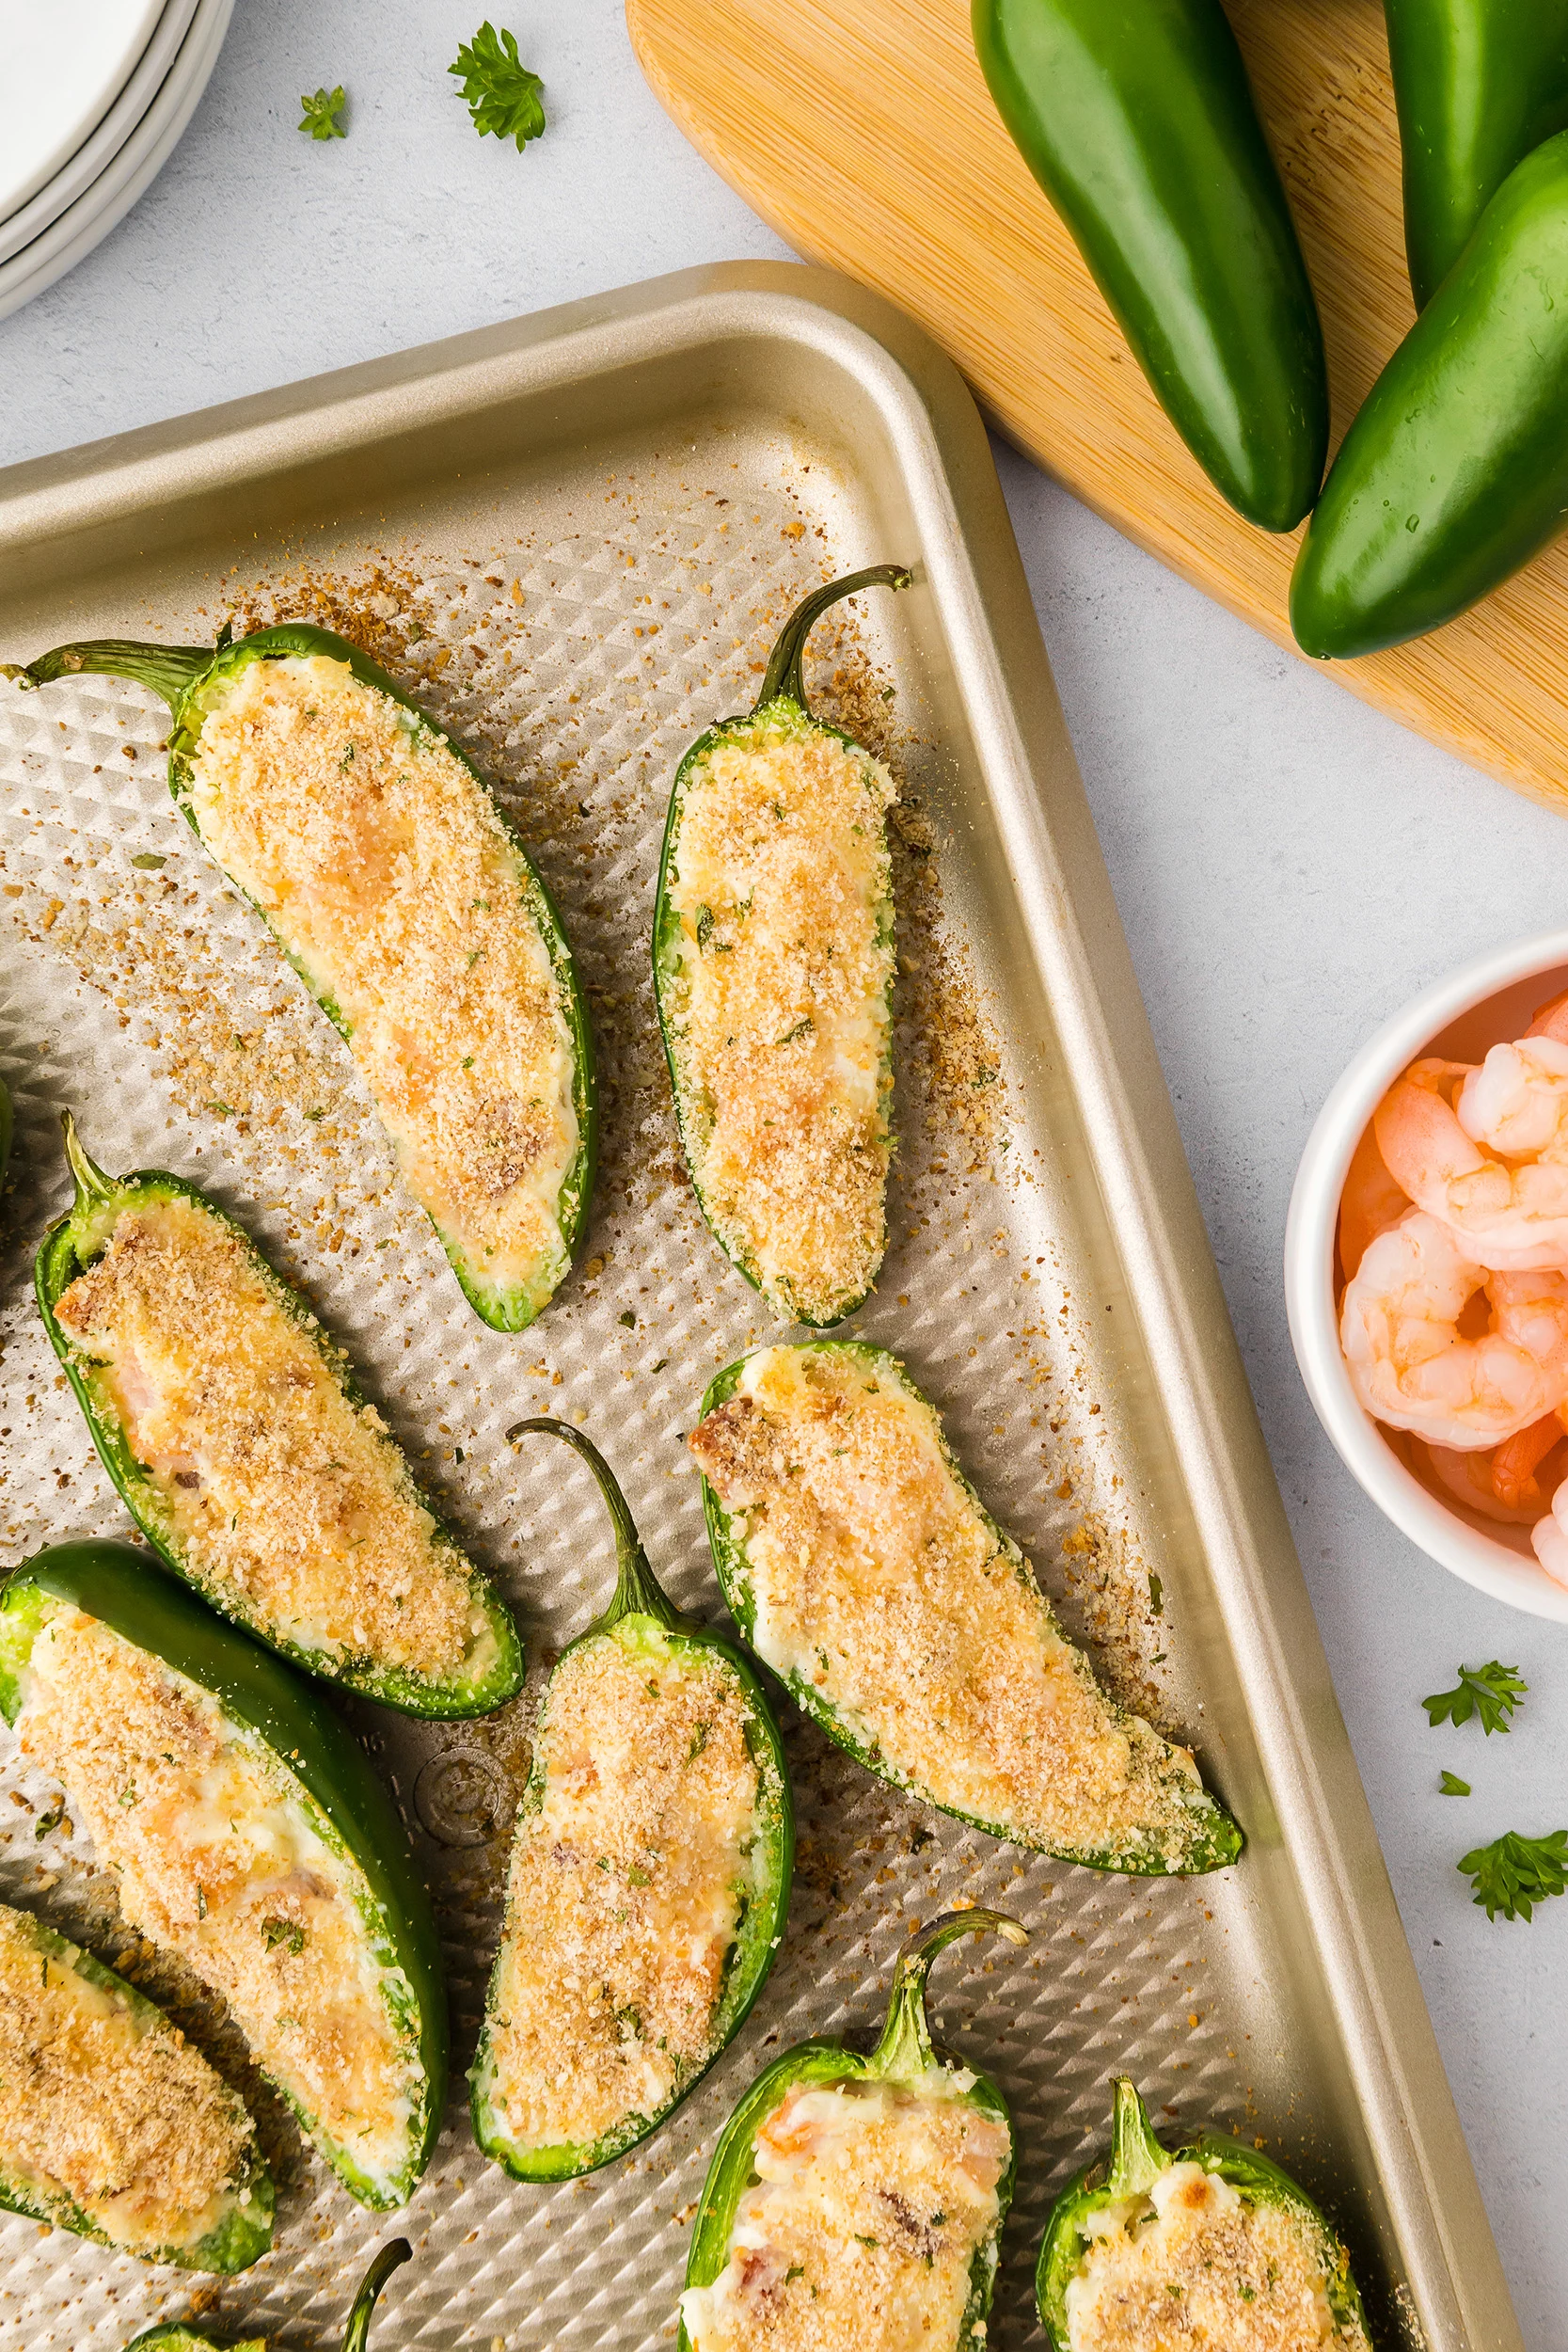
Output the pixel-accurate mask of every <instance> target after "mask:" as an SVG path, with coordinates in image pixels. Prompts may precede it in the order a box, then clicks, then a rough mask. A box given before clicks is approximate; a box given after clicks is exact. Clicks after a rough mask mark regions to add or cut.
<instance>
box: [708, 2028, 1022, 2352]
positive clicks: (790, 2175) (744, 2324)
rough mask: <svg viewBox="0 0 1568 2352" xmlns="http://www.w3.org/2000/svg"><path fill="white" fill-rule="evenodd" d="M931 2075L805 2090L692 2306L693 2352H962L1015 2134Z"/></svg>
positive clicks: (772, 2135)
mask: <svg viewBox="0 0 1568 2352" xmlns="http://www.w3.org/2000/svg"><path fill="white" fill-rule="evenodd" d="M929 2079H930V2083H931V2088H930V2090H926V2089H924V2088H921V2089H914V2088H910V2087H906V2086H903V2085H899V2086H897V2087H895V2086H893V2085H890V2084H887V2083H863V2082H860V2083H857V2082H853V2081H851V2082H846V2083H839V2084H832V2085H830V2086H828V2087H826V2088H822V2087H818V2086H815V2085H812V2084H809V2083H800V2082H797V2083H792V2084H791V2085H790V2087H789V2089H788V2090H786V2091H785V2093H784V2098H783V2100H782V2101H781V2103H780V2105H779V2106H776V2107H775V2108H774V2110H773V2112H772V2113H771V2115H769V2116H768V2120H767V2122H765V2123H764V2124H763V2125H762V2128H761V2130H760V2131H759V2132H758V2134H757V2139H756V2159H755V2169H756V2173H757V2185H756V2186H755V2187H753V2188H750V2189H748V2190H747V2191H746V2192H745V2194H744V2195H743V2196H742V2197H741V2200H740V2202H739V2204H738V2206H737V2207H736V2217H735V2225H734V2228H733V2229H732V2231H731V2233H730V2249H729V2260H728V2262H727V2264H726V2265H725V2266H724V2268H723V2270H722V2271H721V2273H720V2275H719V2277H718V2279H717V2280H715V2281H714V2283H713V2285H712V2286H710V2287H693V2288H690V2289H689V2290H688V2292H687V2293H686V2294H685V2295H684V2296H682V2297H681V2316H682V2318H683V2319H684V2321H685V2323H686V2331H687V2333H688V2335H689V2337H690V2339H691V2342H692V2344H693V2346H694V2352H765V2348H766V2352H958V2342H959V2339H958V2330H959V2328H960V2327H961V2325H962V2322H963V2316H964V2312H965V2310H966V2308H967V2306H968V2303H969V2299H970V2294H971V2291H972V2284H973V2280H972V2269H973V2265H974V2257H975V2254H976V2252H977V2251H978V2249H980V2247H982V2246H983V2245H984V2244H985V2243H986V2241H987V2239H988V2238H989V2237H990V2234H991V2233H992V2232H993V2231H994V2230H995V2228H996V2221H997V2213H998V2200H997V2185H998V2183H999V2182H1000V2180H1001V2178H1002V2175H1003V2173H1004V2172H1005V2171H1006V2165H1007V2157H1008V2153H1009V2150H1010V2138H1009V2135H1008V2132H1007V2128H1006V2124H1005V2123H1004V2122H1002V2120H1001V2118H1000V2117H997V2116H991V2115H987V2114H984V2113H982V2112H981V2111H980V2110H979V2109H978V2108H975V2107H973V2106H968V2105H966V2104H965V2103H964V2102H963V2101H961V2100H959V2099H958V2098H955V2097H954V2096H953V2094H952V2088H951V2085H950V2081H949V2078H948V2077H947V2075H946V2074H945V2070H943V2069H942V2068H937V2069H935V2070H934V2071H933V2074H932V2075H931V2076H930V2078H929ZM964 2352H969V2348H968V2346H967V2345H966V2346H965V2347H964Z"/></svg>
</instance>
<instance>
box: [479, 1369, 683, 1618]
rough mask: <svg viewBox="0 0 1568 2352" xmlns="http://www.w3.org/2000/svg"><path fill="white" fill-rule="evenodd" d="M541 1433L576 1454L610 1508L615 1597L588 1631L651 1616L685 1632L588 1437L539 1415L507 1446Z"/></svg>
mask: <svg viewBox="0 0 1568 2352" xmlns="http://www.w3.org/2000/svg"><path fill="white" fill-rule="evenodd" d="M536 1432H543V1433H544V1435H546V1437H551V1438H562V1440H563V1441H564V1443H565V1444H567V1445H569V1446H570V1447H571V1448H572V1451H573V1452H574V1453H575V1454H581V1456H582V1458H583V1460H584V1461H585V1462H586V1463H587V1465H588V1467H589V1469H590V1470H592V1471H593V1473H594V1478H595V1480H596V1481H597V1482H598V1488H599V1492H600V1494H601V1495H603V1497H604V1499H605V1502H606V1503H607V1504H608V1506H609V1509H610V1524H611V1526H612V1527H613V1528H614V1530H615V1569H616V1575H615V1595H614V1598H613V1599H612V1600H611V1601H610V1607H609V1608H608V1609H607V1610H606V1611H605V1613H604V1614H603V1616H602V1617H598V1618H595V1620H594V1623H593V1625H592V1626H590V1627H589V1629H588V1630H589V1631H590V1632H591V1633H608V1632H609V1631H610V1628H611V1626H613V1625H618V1624H619V1623H620V1620H621V1619H622V1618H623V1617H653V1618H656V1619H657V1622H658V1623H659V1624H660V1625H661V1626H663V1627H664V1628H665V1629H666V1631H668V1632H671V1633H679V1632H683V1631H685V1630H686V1629H687V1627H688V1624H689V1620H688V1619H686V1618H685V1617H683V1616H682V1615H681V1613H680V1611H679V1610H678V1609H677V1608H676V1607H675V1605H674V1603H673V1601H672V1600H671V1599H670V1597H669V1596H668V1594H667V1593H666V1592H665V1591H664V1588H663V1586H662V1585H661V1584H660V1583H659V1581H658V1579H657V1576H655V1574H654V1572H653V1569H652V1568H651V1567H650V1565H648V1555H647V1553H646V1552H645V1551H644V1550H643V1549H642V1538H641V1536H640V1535H639V1534H638V1532H637V1522H636V1520H635V1519H634V1518H632V1515H631V1513H630V1511H629V1510H628V1509H627V1508H626V1496H625V1495H624V1494H623V1493H622V1492H621V1489H620V1486H618V1484H617V1483H616V1478H615V1473H614V1471H613V1470H611V1469H610V1464H609V1463H608V1462H607V1461H606V1460H605V1458H604V1455H603V1454H601V1453H600V1452H599V1449H598V1447H597V1446H596V1445H595V1444H594V1440H593V1438H585V1437H584V1436H583V1433H582V1431H581V1430H580V1429H574V1428H573V1427H572V1425H571V1423H570V1422H564V1421H553V1420H551V1418H550V1417H549V1415H548V1414H541V1415H539V1416H538V1418H537V1419H535V1420H533V1421H519V1422H514V1423H513V1425H512V1427H511V1428H510V1429H509V1430H508V1431H507V1433H506V1437H507V1442H508V1444H511V1443H513V1442H514V1441H515V1439H516V1438H527V1437H531V1436H533V1435H534V1434H535V1433H536Z"/></svg>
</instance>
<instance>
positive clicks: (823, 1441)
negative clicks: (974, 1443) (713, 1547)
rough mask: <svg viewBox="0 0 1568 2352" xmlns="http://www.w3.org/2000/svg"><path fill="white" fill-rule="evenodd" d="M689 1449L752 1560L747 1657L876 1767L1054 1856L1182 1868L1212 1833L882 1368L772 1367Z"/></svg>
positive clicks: (1194, 1786) (928, 1423) (768, 1355)
mask: <svg viewBox="0 0 1568 2352" xmlns="http://www.w3.org/2000/svg"><path fill="white" fill-rule="evenodd" d="M690 1443H691V1451H692V1452H693V1454H695V1455H696V1457H697V1460H698V1463H699V1464H700V1466H701V1468H702V1471H703V1474H704V1476H705V1478H706V1479H707V1481H708V1483H709V1485H710V1486H712V1487H713V1489H714V1491H715V1492H716V1493H717V1495H718V1496H719V1498H720V1500H721V1502H722V1503H723V1505H724V1508H725V1510H726V1511H727V1512H729V1513H730V1514H732V1515H734V1517H735V1518H736V1530H735V1533H736V1537H737V1539H738V1540H739V1541H741V1542H742V1543H743V1544H744V1548H745V1565H746V1573H747V1574H748V1576H749V1579H750V1582H751V1589H752V1597H753V1600H754V1604H755V1617H754V1623H753V1626H752V1643H753V1645H754V1647H755V1648H756V1650H757V1651H758V1653H759V1655H760V1656H761V1657H763V1658H764V1659H765V1660H766V1661H767V1662H768V1665H769V1666H771V1667H772V1668H773V1670H774V1672H775V1673H776V1674H778V1675H781V1676H784V1677H795V1678H797V1680H798V1681H799V1682H801V1683H805V1684H809V1685H810V1686H811V1687H812V1688H813V1689H814V1690H816V1692H819V1693H820V1694H821V1695H822V1697H823V1698H824V1699H826V1700H827V1701H828V1702H829V1703H830V1704H831V1705H832V1708H833V1709H834V1711H835V1713H836V1715H837V1717H838V1719H839V1721H840V1723H841V1724H843V1725H844V1727H845V1728H846V1730H847V1732H848V1734H849V1735H850V1736H851V1737H852V1738H853V1739H854V1740H856V1742H857V1744H858V1745H860V1746H861V1747H863V1748H864V1749H867V1750H875V1751H878V1752H879V1758H880V1761H881V1763H882V1764H883V1766H884V1767H886V1768H888V1769H890V1770H891V1771H893V1772H895V1773H897V1774H899V1775H900V1776H901V1777H902V1778H903V1779H904V1780H905V1781H906V1782H907V1783H908V1784H909V1785H910V1786H911V1787H913V1788H916V1789H918V1790H920V1791H922V1792H923V1793H925V1794H927V1796H929V1797H930V1798H931V1799H932V1800H933V1801H934V1802H935V1803H936V1804H942V1805H947V1806H950V1807H951V1808H953V1810H955V1811H957V1812H959V1813H963V1814H966V1815H968V1816H969V1817H970V1818H972V1819H974V1820H980V1821H986V1822H992V1823H995V1824H996V1825H997V1826H998V1828H999V1829H1000V1831H1001V1833H1002V1834H1003V1835H1004V1836H1009V1837H1016V1838H1018V1839H1020V1840H1021V1841H1022V1843H1024V1844H1032V1845H1038V1846H1041V1847H1043V1848H1045V1849H1046V1850H1048V1851H1069V1852H1080V1853H1090V1854H1097V1855H1098V1854H1111V1855H1129V1856H1137V1855H1146V1856H1147V1855H1155V1856H1159V1857H1161V1858H1163V1860H1164V1863H1165V1865H1166V1866H1167V1867H1180V1865H1181V1861H1182V1858H1183V1856H1185V1855H1189V1854H1190V1853H1191V1852H1192V1851H1193V1849H1194V1848H1195V1846H1196V1845H1197V1843H1198V1842H1199V1841H1200V1840H1201V1839H1202V1838H1203V1837H1204V1836H1206V1835H1207V1834H1208V1832H1207V1827H1206V1820H1205V1813H1204V1811H1203V1810H1201V1809H1200V1808H1202V1807H1203V1806H1204V1804H1205V1803H1206V1801H1205V1800H1204V1799H1203V1798H1202V1796H1201V1784H1200V1783H1199V1781H1198V1777H1197V1772H1196V1766H1195V1765H1194V1763H1193V1760H1192V1758H1191V1756H1189V1755H1188V1754H1187V1752H1186V1750H1185V1749H1182V1748H1177V1747H1172V1746H1170V1745H1169V1744H1167V1742H1166V1741H1164V1740H1162V1739H1160V1738H1159V1736H1158V1735H1157V1734H1156V1733H1155V1732H1154V1731H1152V1730H1151V1729H1150V1728H1149V1726H1148V1724H1145V1723H1143V1722H1142V1721H1141V1720H1139V1719H1138V1718H1137V1717H1134V1716H1130V1715H1125V1714H1123V1713H1122V1712H1121V1711H1120V1710H1119V1709H1118V1708H1115V1707H1114V1706H1113V1704H1112V1703H1111V1701H1110V1700H1109V1699H1108V1698H1107V1697H1106V1696H1105V1694H1104V1693H1103V1692H1101V1690H1100V1688H1099V1686H1098V1685H1097V1683H1096V1682H1095V1679H1094V1677H1093V1674H1092V1672H1091V1670H1090V1668H1089V1665H1088V1662H1087V1661H1086V1660H1085V1659H1084V1658H1083V1657H1082V1656H1081V1655H1080V1653H1079V1652H1078V1651H1077V1650H1075V1649H1074V1648H1073V1647H1072V1645H1070V1644H1069V1642H1067V1641H1066V1640H1065V1639H1064V1638H1063V1636H1062V1635H1061V1633H1060V1632H1059V1631H1058V1630H1057V1629H1056V1625H1055V1622H1054V1620H1053V1616H1052V1614H1051V1611H1050V1608H1049V1606H1048V1605H1047V1603H1046V1601H1045V1599H1044V1597H1043V1596H1042V1595H1041V1594H1040V1592H1039V1590H1038V1588H1037V1586H1036V1584H1035V1582H1034V1580H1033V1577H1032V1576H1031V1575H1030V1573H1029V1570H1028V1565H1027V1563H1026V1562H1024V1561H1023V1560H1022V1556H1021V1555H1020V1554H1019V1553H1018V1552H1017V1550H1016V1549H1014V1548H1012V1547H1011V1546H1009V1545H1006V1543H1005V1542H1004V1541H1002V1540H1000V1539H999V1538H998V1535H997V1533H996V1531H995V1530H994V1529H993V1528H992V1527H991V1526H990V1524H989V1523H988V1521H987V1520H986V1518H985V1516H984V1514H983V1513H982V1512H981V1510H980V1509H979V1507H978V1505H977V1504H976V1503H975V1502H974V1498H973V1496H971V1494H970V1493H969V1492H968V1490H967V1488H966V1487H965V1486H964V1485H963V1483H962V1481H961V1480H960V1479H959V1478H958V1476H957V1474H956V1473H955V1471H954V1470H953V1468H952V1466H951V1464H950V1463H949V1461H948V1460H947V1458H946V1456H945V1454H944V1453H943V1450H942V1443H941V1438H940V1425H939V1423H938V1422H937V1420H936V1416H935V1415H934V1413H933V1412H932V1411H931V1409H930V1407H929V1406H927V1405H926V1404H925V1403H924V1401H923V1400H922V1399H920V1398H919V1397H918V1396H916V1395H913V1394H911V1392H910V1391H908V1390H906V1389H905V1388H904V1386H903V1384H902V1382H901V1381H900V1379H899V1377H898V1375H897V1373H896V1370H895V1368H894V1367H893V1366H892V1365H891V1364H889V1363H884V1362H881V1361H876V1362H871V1363H868V1362H866V1361H865V1360H864V1359H860V1358H857V1357H856V1356H854V1355H852V1354H850V1353H847V1352H845V1351H842V1350H840V1349H837V1348H834V1347H832V1346H828V1347H823V1348H792V1347H776V1348H764V1349H762V1350H760V1351H759V1352H758V1353H757V1354H756V1355H754V1356H752V1357H749V1358H748V1359H747V1360H746V1362H745V1364H744V1366H743V1367H742V1369H741V1374H740V1378H739V1383H738V1386H737V1389H736V1393H735V1394H734V1395H732V1396H731V1397H730V1398H729V1399H728V1400H727V1401H726V1402H725V1403H724V1404H721V1405H720V1406H718V1407H717V1408H716V1409H715V1410H714V1411H713V1412H711V1413H710V1414H709V1415H708V1416H707V1418H706V1420H705V1421H704V1422H702V1423H701V1424H700V1426H699V1427H698V1428H697V1429H696V1430H695V1431H693V1433H692V1437H691V1440H690ZM1195 1800H1196V1804H1195Z"/></svg>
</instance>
